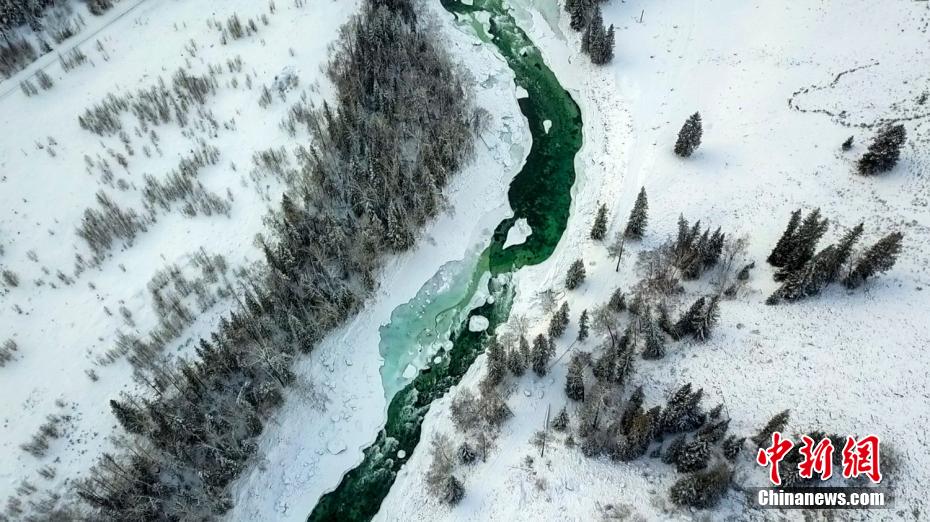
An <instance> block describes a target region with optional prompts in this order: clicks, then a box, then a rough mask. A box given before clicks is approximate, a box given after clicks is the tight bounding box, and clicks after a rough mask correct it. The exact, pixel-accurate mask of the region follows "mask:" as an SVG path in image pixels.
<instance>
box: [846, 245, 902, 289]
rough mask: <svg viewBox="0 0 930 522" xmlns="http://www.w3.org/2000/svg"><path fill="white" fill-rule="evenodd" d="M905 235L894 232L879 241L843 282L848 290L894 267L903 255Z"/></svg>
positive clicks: (863, 256)
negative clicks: (899, 256)
mask: <svg viewBox="0 0 930 522" xmlns="http://www.w3.org/2000/svg"><path fill="white" fill-rule="evenodd" d="M902 239H904V234H902V233H901V232H892V233H890V234H888V235H887V236H885V237H883V238H881V239H880V240H878V242H877V243H875V244H874V245H872V246H871V247H870V248H869V249H868V250H866V251H865V253H864V254H862V257H860V258H859V260H858V261H857V262H856V266H855V268H853V270H852V272H850V273H849V275H848V276H847V277H846V279H845V280H843V284H845V285H846V287H847V288H858V287H859V286H861V285H862V283H864V282H865V280H866V279H868V278H870V277H872V276H874V275H875V274H879V273H882V272H886V271H888V270H890V269H891V267H893V266H894V264H895V261H897V259H898V254H899V253H901V240H902Z"/></svg>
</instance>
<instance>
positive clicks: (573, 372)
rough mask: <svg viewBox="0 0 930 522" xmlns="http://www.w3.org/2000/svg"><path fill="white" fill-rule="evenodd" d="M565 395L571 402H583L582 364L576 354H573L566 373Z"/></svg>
mask: <svg viewBox="0 0 930 522" xmlns="http://www.w3.org/2000/svg"><path fill="white" fill-rule="evenodd" d="M565 395H567V396H568V398H569V399H571V400H573V401H584V364H583V363H582V362H581V357H579V356H578V354H575V356H574V357H572V360H571V362H570V363H569V364H568V373H567V374H566V376H565Z"/></svg>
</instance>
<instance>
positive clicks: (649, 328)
mask: <svg viewBox="0 0 930 522" xmlns="http://www.w3.org/2000/svg"><path fill="white" fill-rule="evenodd" d="M642 320H643V330H644V331H643V334H644V336H645V337H646V348H645V349H644V350H643V359H661V358H663V357H665V340H664V339H663V338H662V332H661V331H660V330H659V327H658V325H656V321H655V319H654V318H653V317H652V313H650V312H648V311H647V312H646V313H645V314H644V316H643V319H642Z"/></svg>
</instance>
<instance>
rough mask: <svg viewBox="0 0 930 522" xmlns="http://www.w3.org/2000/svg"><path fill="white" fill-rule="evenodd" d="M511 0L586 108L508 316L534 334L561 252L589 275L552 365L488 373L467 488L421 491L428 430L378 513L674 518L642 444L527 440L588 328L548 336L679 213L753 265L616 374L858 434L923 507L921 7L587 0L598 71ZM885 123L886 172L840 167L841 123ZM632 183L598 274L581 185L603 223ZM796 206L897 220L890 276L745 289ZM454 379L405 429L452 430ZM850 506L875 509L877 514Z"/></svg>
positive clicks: (401, 516) (883, 223)
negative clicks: (638, 217) (555, 212)
mask: <svg viewBox="0 0 930 522" xmlns="http://www.w3.org/2000/svg"><path fill="white" fill-rule="evenodd" d="M512 3H513V4H516V9H517V11H518V14H519V16H518V19H519V20H520V21H521V24H522V25H523V27H524V28H525V29H526V30H527V32H528V34H529V35H530V37H531V38H533V40H534V42H535V43H536V44H537V46H539V47H540V48H541V49H542V51H543V54H544V55H545V56H546V57H547V60H548V62H549V64H550V66H551V67H552V68H553V70H554V71H555V72H556V74H557V75H558V76H559V79H560V81H561V82H562V83H563V85H565V86H566V87H568V88H570V89H572V90H573V92H574V93H575V96H576V100H577V101H578V102H579V104H580V105H581V106H582V110H583V117H584V122H585V146H584V149H583V150H582V152H581V153H580V154H579V156H578V159H577V165H578V166H579V167H580V170H581V171H582V174H581V177H580V179H579V181H578V183H577V184H576V187H575V192H574V201H573V208H572V216H571V219H570V221H569V227H568V230H567V231H566V233H565V236H564V238H563V240H562V243H561V244H560V245H559V247H558V249H557V251H556V253H555V254H554V255H553V256H552V258H550V260H549V261H547V262H546V263H544V264H542V265H540V266H537V267H530V268H526V269H523V270H522V271H521V272H520V273H519V274H518V275H517V277H516V283H517V289H518V295H517V299H516V301H515V304H514V309H513V312H512V317H514V316H518V315H525V316H526V317H527V318H528V319H529V320H530V324H532V325H534V326H533V328H532V330H531V333H532V334H533V335H535V334H536V333H538V332H540V331H544V330H545V327H546V323H547V320H548V318H547V317H545V315H544V314H543V312H542V309H541V306H540V302H539V300H538V298H537V295H538V292H540V291H542V290H545V289H547V288H556V289H561V288H562V286H563V278H564V274H565V271H566V269H567V268H568V265H569V264H570V263H571V262H572V261H574V260H575V259H576V258H579V257H583V258H584V260H585V264H586V266H587V270H588V280H587V282H586V283H585V284H584V285H583V286H582V287H581V288H580V289H579V290H575V291H572V292H566V293H565V298H566V299H567V300H568V302H569V304H570V307H571V309H572V322H573V325H572V326H571V327H570V328H569V330H568V332H567V333H566V334H565V336H564V338H563V339H565V340H563V341H561V342H560V343H559V351H558V355H560V356H561V357H560V359H559V362H558V363H557V364H556V365H555V368H554V370H553V372H552V373H551V374H550V375H549V376H547V377H545V378H542V379H539V378H537V377H535V376H534V375H532V374H527V375H525V376H524V377H522V378H520V379H515V378H513V377H508V380H507V381H506V383H505V384H504V387H505V388H506V389H509V390H510V392H511V394H510V396H509V399H508V405H509V406H510V408H511V409H512V410H513V412H514V418H512V419H510V420H509V421H507V422H506V423H505V424H504V426H503V428H502V431H501V434H500V436H499V437H498V439H497V441H496V443H495V447H494V449H493V451H492V453H491V455H490V457H489V460H488V462H486V463H478V464H476V465H474V466H472V467H462V468H460V471H461V477H460V478H463V480H464V486H465V492H466V493H465V498H464V499H463V500H462V502H461V504H459V505H458V506H456V507H454V508H449V507H446V506H445V505H443V504H442V503H441V502H440V501H439V500H438V499H434V498H431V497H430V495H429V494H428V493H427V492H426V491H427V488H426V486H425V484H424V472H425V470H426V469H427V468H428V465H429V460H430V459H429V451H428V449H429V445H428V444H421V446H420V447H418V449H417V451H416V452H415V454H414V455H413V456H412V457H411V458H410V461H409V463H408V465H407V466H406V467H405V468H404V471H403V472H402V475H401V476H400V477H399V479H398V481H397V482H396V484H395V487H394V489H393V490H392V492H391V494H390V495H389V496H388V498H387V499H386V501H385V503H384V504H383V505H382V509H381V512H380V514H379V518H380V519H384V520H411V519H412V520H442V519H446V520H565V519H571V520H575V519H577V520H591V519H595V518H600V517H602V516H603V517H606V516H620V517H621V518H624V517H633V519H637V517H642V519H646V520H651V519H690V518H692V517H693V516H695V514H694V513H692V512H690V511H682V510H679V509H677V508H674V507H672V506H671V505H670V503H669V502H668V500H667V499H668V487H669V486H670V485H671V483H672V482H673V481H674V480H675V479H677V478H678V476H679V475H678V474H677V473H676V472H675V471H674V469H672V468H671V467H669V466H666V465H664V464H661V463H659V462H658V461H657V460H654V459H649V458H643V459H640V460H638V461H636V462H634V463H629V464H626V463H623V464H616V463H611V462H609V461H607V460H606V459H603V460H596V459H594V460H592V459H586V458H584V457H583V456H582V455H581V452H580V450H579V449H578V448H577V447H576V448H567V447H565V446H564V445H563V444H562V441H561V437H559V436H557V435H556V436H555V437H556V440H555V441H554V442H551V443H550V445H549V447H548V448H547V450H546V453H545V456H544V457H540V456H539V449H538V448H537V447H536V446H534V445H532V444H531V442H530V440H531V438H532V437H533V435H534V433H535V432H536V431H537V430H540V429H542V427H543V426H544V422H545V414H546V411H547V410H548V409H550V408H551V412H552V415H555V413H556V412H557V411H558V410H559V409H560V408H561V407H562V406H563V405H564V404H566V403H568V402H569V401H568V400H567V398H566V396H565V392H564V382H565V380H564V379H565V370H566V368H565V366H566V364H567V362H568V360H569V357H570V355H571V354H570V353H565V352H569V351H574V350H579V349H582V350H593V349H595V347H596V346H597V345H598V343H599V340H598V339H594V338H592V339H590V340H589V341H586V342H585V343H582V344H578V343H574V344H572V345H571V346H569V343H570V341H568V340H570V339H574V336H575V333H576V330H575V329H574V328H575V323H576V321H577V316H578V314H579V313H580V311H581V310H582V309H585V308H587V309H589V310H590V309H591V308H592V307H593V306H595V305H598V304H601V303H603V302H605V301H606V300H607V298H608V296H609V294H610V292H612V291H613V290H614V289H615V288H617V287H623V288H629V287H630V286H631V285H632V284H633V283H634V282H635V281H636V280H637V279H638V277H637V274H636V270H635V267H634V266H633V262H634V257H635V252H637V251H640V250H642V249H643V248H649V247H652V246H656V245H657V244H658V243H659V242H661V241H662V240H664V239H665V237H666V236H668V235H670V234H672V233H673V232H674V230H675V222H676V220H677V218H678V216H679V214H680V213H681V214H684V215H685V216H686V217H687V218H689V219H690V220H692V221H694V220H697V219H701V220H702V222H703V223H705V224H709V225H713V226H714V227H716V226H718V225H719V226H722V227H723V230H724V231H727V232H729V233H736V234H747V235H748V236H749V238H750V244H749V257H750V258H751V259H755V260H756V262H757V267H758V268H757V269H756V270H755V271H754V272H753V275H752V278H751V280H750V284H749V289H750V290H749V291H748V292H747V293H745V294H744V295H740V296H739V297H738V298H737V299H735V300H732V301H727V302H724V303H723V305H722V309H721V321H720V326H719V328H718V330H717V331H716V332H715V335H714V337H713V338H712V339H711V340H710V341H709V342H707V343H706V344H691V343H689V342H680V343H676V344H674V345H672V347H671V348H670V350H669V354H668V355H667V356H666V357H665V358H664V359H662V360H659V361H641V360H638V361H637V365H638V368H639V369H638V370H637V374H636V378H635V379H634V383H633V384H644V385H645V389H646V392H647V404H649V405H652V404H659V403H662V402H664V399H665V398H666V397H667V396H668V394H669V393H670V392H671V391H673V389H675V388H677V387H678V386H679V385H681V384H683V383H686V382H692V383H693V384H694V386H695V387H702V388H703V389H704V392H705V403H706V404H708V405H709V406H710V405H714V404H716V403H717V402H722V403H723V404H724V405H725V409H726V412H727V413H728V415H729V416H730V417H731V418H732V422H731V425H730V429H731V432H734V433H738V434H742V435H750V434H754V433H755V432H756V431H758V429H759V428H760V427H761V426H762V425H763V424H764V423H765V422H766V421H767V420H768V419H769V418H770V417H771V416H772V415H773V414H774V413H776V412H778V411H781V410H783V409H787V408H790V409H791V411H792V414H791V422H790V423H789V427H788V429H789V431H792V432H801V431H803V432H807V431H810V430H814V429H822V430H826V431H831V432H837V433H850V434H858V435H862V434H867V433H876V434H878V435H880V436H881V437H882V440H883V444H884V445H885V446H884V447H891V448H893V450H894V452H895V453H896V455H897V457H898V459H897V461H898V466H897V469H896V470H895V471H894V473H893V476H892V478H890V479H889V484H890V485H891V487H893V488H894V489H895V490H896V492H897V494H898V500H897V502H898V504H897V507H896V509H899V510H900V511H896V514H897V515H898V516H901V517H914V516H918V515H914V514H913V513H915V512H919V513H923V512H925V511H926V506H924V500H923V499H922V498H921V496H920V495H921V486H923V485H926V484H927V483H928V480H930V475H928V471H927V470H928V469H930V466H928V461H927V457H926V455H927V447H926V436H925V435H926V433H925V432H926V425H927V421H928V417H930V407H928V406H927V404H928V402H927V397H926V391H925V390H926V385H927V376H926V368H927V365H928V363H930V356H928V355H927V352H926V349H925V347H926V346H927V344H928V341H930V334H928V333H927V319H926V310H927V309H928V307H930V294H928V290H927V284H928V273H927V269H928V266H927V262H926V259H927V253H928V249H930V233H928V232H930V231H928V228H927V226H928V225H930V215H928V213H930V209H928V207H927V201H926V198H927V185H926V184H927V180H926V173H925V169H926V166H927V164H928V159H930V158H928V148H927V142H928V139H930V125H928V121H927V118H926V117H925V115H926V114H927V113H928V112H930V105H924V102H922V101H921V98H922V95H924V93H926V92H928V90H930V78H928V71H930V68H928V65H930V57H928V55H927V54H926V52H927V51H926V48H927V46H926V42H927V38H928V34H927V24H928V20H930V10H928V6H927V5H926V4H924V3H918V2H901V3H891V4H883V9H882V13H881V16H876V14H875V9H876V7H875V4H874V3H872V2H864V1H863V2H833V1H825V2H817V3H810V2H789V3H784V2H781V3H779V2H735V1H734V2H731V1H722V2H721V1H715V2H709V3H708V2H671V1H662V2H635V1H634V2H629V1H627V2H618V1H614V2H610V3H608V4H605V5H604V18H605V21H606V22H607V23H612V24H615V26H616V28H617V45H616V51H615V58H614V60H613V63H612V64H611V65H610V66H608V67H605V68H597V67H594V66H592V65H590V63H589V62H588V59H587V58H586V57H584V56H583V55H581V54H580V53H579V52H578V47H579V44H578V35H577V34H576V33H574V32H572V31H571V30H570V29H569V28H568V24H567V16H566V15H565V14H564V13H563V12H561V9H560V8H559V7H558V6H556V5H555V2H554V0H547V1H544V2H532V3H531V2H526V1H523V0H520V1H516V2H512ZM641 15H642V20H643V21H642V23H639V21H638V20H639V19H640V16H641ZM852 69H855V70H854V71H853V72H849V73H847V74H844V75H841V76H840V77H839V78H837V77H838V75H840V73H842V72H844V71H849V70H852ZM799 91H801V92H799ZM796 92H799V93H798V94H794V93H796ZM789 100H790V104H789ZM798 108H801V109H804V111H801V110H798ZM695 111H700V112H701V115H702V117H703V120H704V140H703V144H702V146H701V148H700V149H699V150H698V152H697V153H696V154H695V156H693V157H692V158H690V159H687V160H681V159H679V158H677V157H676V156H675V155H674V154H673V153H672V150H671V149H672V145H673V144H674V141H675V137H676V134H677V132H678V130H679V128H680V127H681V124H682V123H683V122H684V120H685V118H686V117H687V116H688V115H690V114H691V113H693V112H695ZM805 111H806V112H805ZM823 111H829V112H830V113H833V114H836V115H840V114H842V116H834V117H831V116H830V115H829V114H827V113H825V112H823ZM902 118H903V119H905V120H906V121H904V124H905V126H906V127H907V131H908V135H909V139H908V145H907V146H906V147H905V150H904V152H903V154H902V161H901V162H900V163H899V165H898V167H897V168H895V169H894V171H892V172H891V173H888V174H886V175H884V176H881V177H876V178H862V177H859V176H857V175H856V174H854V173H853V164H854V161H855V159H856V158H858V156H859V155H860V154H861V153H862V152H863V151H864V149H865V145H866V144H867V143H868V141H869V140H870V139H871V137H872V135H873V132H874V130H873V129H871V128H864V127H862V126H860V125H862V124H864V125H868V126H871V125H873V124H875V123H879V122H881V121H882V120H889V119H902ZM850 135H854V136H855V143H856V146H855V147H854V148H853V150H852V151H850V152H848V153H843V152H841V151H840V144H841V143H842V142H843V140H845V139H846V138H847V137H848V136H850ZM640 186H645V187H646V190H647V191H648V194H649V204H650V221H649V226H648V231H647V237H646V239H645V240H644V241H643V242H642V244H641V245H635V246H633V247H632V250H633V252H628V254H627V256H626V259H625V260H624V262H623V264H622V265H621V268H620V271H619V273H616V272H614V267H613V261H612V260H610V259H608V257H607V252H606V248H605V246H604V245H603V244H601V243H595V242H593V241H591V240H590V239H588V230H589V228H590V226H591V223H592V221H593V218H594V212H595V210H596V208H597V205H598V204H599V203H601V202H603V203H606V204H608V206H609V207H610V209H611V211H612V216H611V221H610V227H611V231H610V233H609V235H612V233H613V231H614V230H618V229H622V227H623V226H624V224H625V220H626V216H627V213H628V212H629V209H630V208H631V207H632V204H633V200H634V199H635V197H636V194H637V192H638V190H639V187H640ZM814 207H820V208H821V209H822V212H823V214H824V216H825V217H828V218H830V220H831V229H830V231H829V232H828V233H827V235H826V237H825V239H824V243H826V242H829V241H835V240H836V239H838V237H839V235H841V234H842V233H843V232H844V231H845V230H846V229H847V228H848V227H852V226H853V225H855V224H857V223H859V222H864V223H865V229H866V237H865V238H864V241H863V242H864V243H866V244H871V243H872V242H874V241H875V240H877V239H878V238H879V237H881V236H882V235H884V234H886V233H888V232H890V231H892V230H901V231H903V232H904V233H905V248H904V252H903V253H902V255H901V257H900V259H899V261H898V264H897V265H896V266H895V268H894V269H893V270H892V271H891V272H890V273H888V274H886V275H885V276H883V277H881V278H879V279H877V280H876V281H874V282H872V283H870V284H869V285H868V286H867V287H866V288H864V289H860V290H859V291H855V292H847V291H846V290H845V289H843V288H841V287H839V286H836V287H831V288H829V289H828V290H827V291H826V292H824V293H823V294H821V295H820V296H817V297H815V298H811V299H809V300H806V301H803V302H800V303H797V304H782V305H779V306H777V307H771V306H766V305H764V304H763V302H764V300H765V298H766V297H767V296H768V295H769V294H770V293H771V292H772V291H773V290H774V289H775V288H776V283H774V282H773V281H772V278H771V269H770V267H768V265H766V264H765V263H764V259H765V257H766V256H767V255H768V253H769V251H770V250H771V248H772V247H773V246H774V244H775V242H776V240H777V238H778V236H779V235H780V234H781V232H782V231H783V230H784V227H785V224H786V223H787V219H788V216H789V214H790V212H791V210H793V209H796V208H804V209H805V210H809V209H813V208H814ZM689 290H690V291H698V288H696V287H694V286H693V285H690V286H689ZM563 353H564V355H563ZM483 372H484V365H483V358H480V359H479V363H478V364H476V365H475V366H474V367H473V368H472V369H471V370H470V371H469V374H468V376H466V378H465V379H464V380H463V382H462V384H460V385H459V388H461V387H471V388H473V389H474V388H476V387H477V382H478V380H479V379H480V377H481V376H482V375H483ZM454 393H455V392H454V391H453V392H452V393H450V394H449V395H450V396H447V397H446V398H444V399H443V400H442V401H440V402H438V403H436V404H435V405H434V408H433V410H432V411H431V412H430V414H429V415H428V416H427V419H426V421H425V423H424V433H423V438H422V440H423V441H429V440H430V439H431V437H432V435H433V434H434V433H445V434H447V435H450V436H452V437H453V440H460V437H459V435H458V434H457V433H456V429H455V427H454V426H453V425H452V424H451V420H450V413H449V404H450V397H451V396H453V395H454ZM569 408H570V409H572V406H571V405H569ZM550 435H551V432H550ZM528 456H530V457H532V458H533V460H534V462H533V463H532V464H530V463H528V462H527V460H526V457H528ZM744 458H745V457H744ZM457 473H459V471H457ZM737 482H738V483H740V484H742V485H745V486H753V485H755V486H764V485H765V484H766V476H765V475H764V472H763V470H762V468H759V467H758V466H755V465H754V464H751V463H750V462H749V461H748V460H744V461H742V463H741V465H740V466H739V467H738V471H737ZM737 497H738V495H737V494H735V493H731V496H730V498H729V500H728V502H726V503H725V504H724V505H723V506H722V507H719V508H718V511H717V512H716V513H715V514H713V515H711V518H713V519H716V518H717V517H720V516H723V515H724V514H726V513H728V512H729V513H740V512H741V510H742V509H743V504H742V503H741V501H740V500H739V499H738V498H737ZM902 506H903V507H902ZM912 509H917V510H918V511H912ZM859 514H860V515H863V516H871V517H874V518H878V519H881V518H883V517H885V516H888V515H889V514H890V513H889V512H887V511H874V512H860V513H859ZM794 515H797V516H799V515H800V514H799V513H797V512H795V513H794ZM738 516H740V517H745V516H747V515H746V514H745V513H742V514H740V515H738ZM758 516H760V517H761V516H762V514H761V513H758Z"/></svg>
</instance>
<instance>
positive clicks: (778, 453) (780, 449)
mask: <svg viewBox="0 0 930 522" xmlns="http://www.w3.org/2000/svg"><path fill="white" fill-rule="evenodd" d="M793 447H794V443H793V442H791V441H790V440H788V439H784V438H782V436H781V433H779V432H777V431H776V432H774V433H772V445H771V446H769V447H768V448H759V453H758V454H757V455H756V462H758V463H759V465H760V466H772V469H771V470H769V479H771V481H772V484H775V485H776V486H780V485H781V475H779V474H778V463H779V462H781V460H782V459H783V458H785V455H787V454H788V452H789V451H791V448H793Z"/></svg>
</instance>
